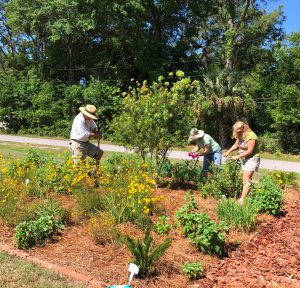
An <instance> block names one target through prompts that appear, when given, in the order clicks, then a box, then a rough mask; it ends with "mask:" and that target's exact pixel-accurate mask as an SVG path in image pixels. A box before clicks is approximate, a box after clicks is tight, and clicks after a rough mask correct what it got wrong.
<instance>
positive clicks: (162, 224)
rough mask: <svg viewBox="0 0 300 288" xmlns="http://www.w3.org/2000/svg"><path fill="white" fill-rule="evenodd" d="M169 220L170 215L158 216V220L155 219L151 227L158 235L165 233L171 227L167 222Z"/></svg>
mask: <svg viewBox="0 0 300 288" xmlns="http://www.w3.org/2000/svg"><path fill="white" fill-rule="evenodd" d="M169 220H170V217H167V216H161V217H159V218H158V221H156V222H155V223H154V225H153V229H154V231H155V233H157V234H160V235H165V234H168V233H169V232H170V230H171V229H172V225H171V224H169V223H168V221H169Z"/></svg>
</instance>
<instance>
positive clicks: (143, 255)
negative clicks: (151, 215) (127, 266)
mask: <svg viewBox="0 0 300 288" xmlns="http://www.w3.org/2000/svg"><path fill="white" fill-rule="evenodd" d="M125 243H126V245H127V247H128V249H129V250H130V252H131V254H132V256H133V257H134V260H133V262H134V263H135V264H136V265H138V266H139V269H140V270H139V274H138V276H139V277H142V278H143V277H147V276H151V275H153V274H154V273H155V263H156V262H157V261H158V260H159V258H160V257H161V256H163V254H164V253H165V251H166V250H167V249H168V248H169V247H170V245H171V240H170V239H166V240H165V241H164V242H163V243H161V244H159V245H155V244H154V242H153V238H152V237H151V236H150V229H149V228H147V229H146V231H145V237H144V239H143V240H140V239H137V240H135V239H133V238H131V237H129V236H127V237H126V241H125Z"/></svg>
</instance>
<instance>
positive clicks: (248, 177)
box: [238, 171, 254, 205]
mask: <svg viewBox="0 0 300 288" xmlns="http://www.w3.org/2000/svg"><path fill="white" fill-rule="evenodd" d="M253 174H254V171H243V190H242V195H241V197H240V199H239V200H238V203H239V204H241V205H242V204H244V200H245V198H246V196H247V195H248V193H249V191H250V188H251V181H252V176H253Z"/></svg>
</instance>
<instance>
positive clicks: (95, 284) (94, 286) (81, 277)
mask: <svg viewBox="0 0 300 288" xmlns="http://www.w3.org/2000/svg"><path fill="white" fill-rule="evenodd" d="M0 251H1V252H6V253H7V254H8V255H10V256H15V257H19V258H22V259H25V260H26V261H29V262H32V263H34V264H38V265H39V266H41V267H43V268H46V269H48V270H51V271H53V272H54V273H57V274H60V275H62V276H66V277H68V278H70V279H71V280H74V281H79V282H83V283H86V287H87V288H104V287H107V286H108V285H107V284H105V283H103V282H101V281H98V280H96V279H94V278H93V277H91V276H88V275H85V274H81V273H78V272H76V271H74V270H72V269H71V268H70V267H65V266H60V265H56V264H53V263H50V262H48V261H45V260H42V259H39V258H37V257H35V256H31V255H30V253H28V252H25V251H22V250H19V249H13V248H11V247H10V246H9V245H6V244H1V243H0Z"/></svg>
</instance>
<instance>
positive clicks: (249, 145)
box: [232, 139, 256, 160]
mask: <svg viewBox="0 0 300 288" xmlns="http://www.w3.org/2000/svg"><path fill="white" fill-rule="evenodd" d="M255 141H256V140H254V139H251V140H249V141H248V142H247V150H245V151H244V152H243V153H241V154H240V155H237V156H234V157H232V159H233V160H237V159H240V158H245V157H247V156H250V155H252V154H253V151H254V147H255Z"/></svg>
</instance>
